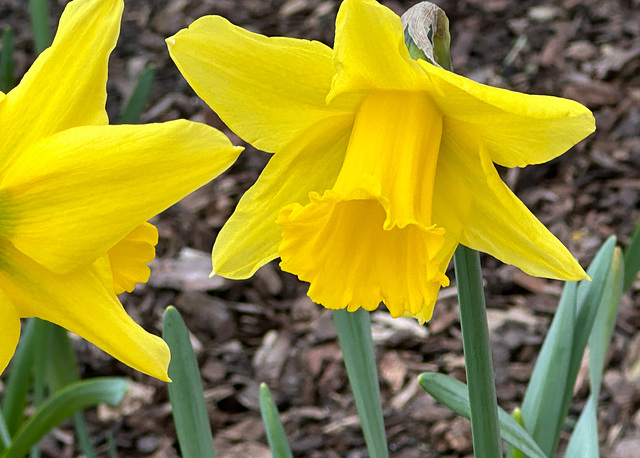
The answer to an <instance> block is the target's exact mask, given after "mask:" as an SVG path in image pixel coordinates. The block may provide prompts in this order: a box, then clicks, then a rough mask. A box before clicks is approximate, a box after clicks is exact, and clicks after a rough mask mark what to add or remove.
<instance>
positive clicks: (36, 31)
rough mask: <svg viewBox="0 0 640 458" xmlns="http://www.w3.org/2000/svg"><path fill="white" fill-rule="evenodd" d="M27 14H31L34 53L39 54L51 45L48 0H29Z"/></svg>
mask: <svg viewBox="0 0 640 458" xmlns="http://www.w3.org/2000/svg"><path fill="white" fill-rule="evenodd" d="M29 15H30V16H31V28H32V29H33V41H34V43H35V47H36V54H40V53H41V52H42V51H44V50H45V49H47V48H48V47H49V46H51V42H52V38H51V28H50V27H49V2H48V0H29Z"/></svg>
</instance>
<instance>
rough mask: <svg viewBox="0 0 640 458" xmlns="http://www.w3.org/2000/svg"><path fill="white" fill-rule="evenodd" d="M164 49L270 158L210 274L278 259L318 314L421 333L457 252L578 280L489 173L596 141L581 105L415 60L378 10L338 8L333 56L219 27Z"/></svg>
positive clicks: (350, 2) (178, 38)
mask: <svg viewBox="0 0 640 458" xmlns="http://www.w3.org/2000/svg"><path fill="white" fill-rule="evenodd" d="M167 42H168V45H169V50H170V53H171V56H172V58H173V59H174V61H175V62H176V64H177V66H178V68H179V69H180V70H181V72H182V73H183V75H184V76H185V78H186V79H187V81H188V82H189V83H190V84H191V86H192V87H193V88H194V89H195V91H196V92H197V93H198V94H199V95H200V96H201V97H202V98H203V99H204V100H205V101H206V102H207V103H208V104H209V105H210V106H211V107H212V108H213V109H214V110H215V111H216V112H217V113H218V114H219V115H220V117H221V118H222V120H223V121H224V122H225V123H227V125H228V126H229V127H230V128H231V129H232V130H233V131H234V132H236V133H237V134H238V135H239V136H240V137H242V138H243V139H244V140H246V141H247V142H249V143H251V144H253V145H254V146H255V147H256V148H259V149H262V150H264V151H267V152H271V153H275V154H274V155H273V157H272V158H271V160H270V161H269V163H268V165H267V166H266V168H265V170H264V171H263V172H262V175H261V176H260V178H259V179H258V181H257V182H256V184H255V185H254V186H253V187H252V188H251V189H250V190H249V191H248V192H247V193H246V194H245V195H244V196H243V198H242V200H241V201H240V203H239V205H238V207H237V209H236V211H235V213H234V214H233V215H232V216H231V218H230V219H229V221H228V222H227V223H226V225H225V226H224V228H223V229H222V231H221V232H220V234H219V235H218V238H217V240H216V243H215V246H214V249H213V268H214V272H215V273H216V274H220V275H223V276H226V277H229V278H246V277H249V276H250V275H252V274H253V273H254V272H255V271H256V269H258V268H259V267H260V266H261V265H263V264H265V263H266V262H268V261H270V260H272V259H274V258H276V257H278V256H280V258H281V259H282V261H281V266H282V268H283V269H284V270H286V271H288V272H292V273H294V274H296V275H297V276H298V277H299V278H300V279H301V280H304V281H307V282H309V283H310V287H309V296H310V297H311V299H312V300H314V301H315V302H318V303H320V304H322V305H324V306H325V307H328V308H331V309H340V308H345V307H346V308H347V309H348V310H350V311H353V310H356V309H358V308H360V307H362V308H364V309H366V310H373V309H375V308H376V307H377V306H378V305H379V303H380V302H381V301H382V302H384V303H385V304H386V306H387V308H388V309H389V311H390V312H391V315H392V316H394V317H397V316H402V315H406V314H409V315H413V316H415V317H417V318H418V319H419V320H421V321H422V320H428V319H429V318H430V317H431V314H432V310H433V305H434V303H435V300H436V298H437V294H438V290H439V288H440V287H442V286H445V285H447V284H448V283H449V280H448V278H447V277H446V275H445V270H446V268H447V265H448V264H449V261H450V260H451V257H452V255H453V252H454V250H455V248H456V246H457V245H458V244H459V243H462V244H464V245H466V246H468V247H470V248H474V249H477V250H480V251H483V252H486V253H490V254H491V255H493V256H495V257H496V258H498V259H500V260H502V261H503V262H506V263H509V264H513V265H516V266H518V267H519V268H521V269H522V270H524V271H525V272H527V273H529V274H531V275H535V276H544V277H549V278H557V279H564V280H579V279H582V278H585V277H586V274H585V272H584V271H583V270H582V268H581V267H580V265H579V264H578V263H577V262H576V260H575V259H574V258H573V256H572V255H571V254H570V253H569V252H568V251H567V249H566V248H565V247H564V246H563V245H562V244H561V243H560V242H559V241H558V240H557V239H556V238H555V237H554V236H553V235H552V234H551V233H550V232H549V231H548V230H547V229H546V228H545V227H544V226H543V225H542V224H541V223H540V222H539V221H538V220H537V219H536V218H535V217H534V216H533V215H532V214H531V212H530V211H529V210H528V209H527V208H526V207H525V206H524V205H523V203H522V202H521V201H520V200H519V199H518V198H517V197H516V196H515V195H514V194H513V193H512V192H511V191H510V190H509V189H508V188H507V186H505V184H504V183H503V182H502V181H501V179H500V177H499V175H498V173H497V172H496V169H495V166H494V163H497V164H500V165H503V166H506V167H523V166H525V165H528V164H538V163H542V162H546V161H549V160H551V159H553V158H555V157H557V156H559V155H560V154H562V153H563V152H565V151H566V150H567V149H569V148H570V147H571V146H573V145H574V144H575V143H577V142H578V141H580V140H582V139H583V138H585V137H586V136H587V135H589V134H590V133H591V132H593V130H594V119H593V116H592V115H591V113H590V112H589V110H587V109H586V108H585V107H583V106H582V105H580V104H578V103H576V102H573V101H570V100H564V99H560V98H555V97H547V96H534V95H524V94H520V93H516V92H511V91H507V90H503V89H496V88H492V87H488V86H485V85H482V84H479V83H476V82H474V81H471V80H469V79H466V78H464V77H462V76H458V75H456V74H453V73H451V72H448V71H446V70H443V69H441V68H438V67H436V66H434V65H431V64H429V63H427V62H425V61H415V60H413V59H412V58H411V57H410V56H409V53H408V51H407V49H406V47H405V44H404V35H403V29H402V24H401V21H400V18H399V17H398V16H397V15H396V14H394V13H393V12H392V11H391V10H389V9H388V8H386V7H384V6H382V5H380V4H378V3H377V2H375V1H373V0H346V1H344V2H343V3H342V5H341V7H340V10H339V12H338V17H337V21H336V35H335V43H334V48H333V49H331V48H329V47H327V46H325V45H323V44H321V43H318V42H314V41H306V40H299V39H290V38H268V37H265V36H262V35H257V34H254V33H251V32H248V31H246V30H243V29H241V28H239V27H236V26H234V25H232V24H230V23H229V22H228V21H227V20H225V19H223V18H221V17H217V16H207V17H203V18H201V19H198V20H197V21H196V22H194V23H193V24H192V25H191V26H190V27H189V28H188V29H186V30H182V31H180V32H179V33H178V34H176V35H175V36H174V37H171V38H169V39H168V40H167Z"/></svg>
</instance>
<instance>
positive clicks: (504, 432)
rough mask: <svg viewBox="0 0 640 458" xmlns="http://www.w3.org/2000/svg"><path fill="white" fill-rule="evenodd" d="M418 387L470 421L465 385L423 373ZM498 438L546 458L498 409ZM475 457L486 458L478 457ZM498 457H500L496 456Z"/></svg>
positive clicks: (516, 424)
mask: <svg viewBox="0 0 640 458" xmlns="http://www.w3.org/2000/svg"><path fill="white" fill-rule="evenodd" d="M418 382H419V383H420V386H422V388H423V389H424V390H425V391H426V392H428V393H429V394H430V395H431V396H433V397H434V398H435V399H436V400H437V401H438V402H440V403H441V404H444V405H445V406H447V407H449V408H450V409H451V410H453V411H454V412H455V413H457V414H458V415H460V416H462V417H464V418H466V419H470V418H471V410H470V408H469V391H468V389H467V385H465V384H464V383H462V382H461V381H459V380H456V379H454V378H453V377H449V376H447V375H444V374H438V373H435V372H425V373H423V374H420V375H419V376H418ZM498 419H499V424H500V437H502V439H504V440H505V441H506V442H508V443H509V444H511V445H513V446H514V447H516V448H517V449H519V450H522V451H523V452H524V453H526V454H527V455H529V456H531V457H534V458H546V455H545V454H544V453H543V452H542V450H540V447H538V445H537V444H536V442H535V441H534V440H533V439H532V438H531V436H530V435H529V433H527V431H525V429H524V428H523V427H522V426H520V425H519V424H518V422H517V421H516V420H515V419H514V418H513V417H511V415H509V414H508V413H507V412H505V411H504V410H503V409H501V408H500V407H498ZM476 456H486V455H478V454H476ZM496 456H500V455H496Z"/></svg>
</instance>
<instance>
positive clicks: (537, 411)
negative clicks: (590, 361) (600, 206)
mask: <svg viewBox="0 0 640 458" xmlns="http://www.w3.org/2000/svg"><path fill="white" fill-rule="evenodd" d="M615 244H616V239H615V237H610V238H609V239H608V240H607V241H606V242H605V243H604V244H603V245H602V247H601V248H600V250H599V251H598V253H597V254H596V256H595V258H594V259H593V262H592V263H591V266H590V267H589V269H588V270H587V273H588V274H589V276H590V277H591V279H592V281H587V280H583V281H581V282H580V283H579V284H578V286H577V288H576V284H575V283H574V282H567V283H566V284H565V289H564V291H563V293H562V297H561V298H560V303H559V305H558V310H557V311H556V315H555V316H554V318H553V321H552V323H551V327H550V328H549V332H548V333H547V337H546V338H545V340H544V342H543V344H542V349H541V350H540V354H539V356H538V360H537V361H536V364H535V367H534V370H533V374H532V376H531V380H530V381H529V386H528V388H527V392H526V394H525V398H524V401H523V404H522V415H523V418H524V421H525V425H526V428H527V431H529V432H530V433H531V435H532V437H533V438H534V439H535V441H536V442H537V443H538V445H540V448H541V449H542V451H543V452H544V453H545V454H547V455H548V456H553V455H554V454H555V450H556V447H557V445H558V440H559V438H560V432H561V430H562V427H563V425H564V421H565V418H566V417H567V413H568V411H569V405H570V403H571V399H572V397H573V387H574V385H575V381H576V377H577V375H578V370H579V369H580V362H581V361H582V356H583V354H584V349H585V347H586V345H587V341H588V339H589V335H590V333H591V330H592V328H593V324H594V322H595V319H596V314H597V312H598V308H599V304H600V301H601V298H602V296H603V292H604V288H605V283H606V279H607V274H608V272H609V269H610V267H611V262H612V258H613V251H614V248H615Z"/></svg>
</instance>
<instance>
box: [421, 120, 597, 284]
mask: <svg viewBox="0 0 640 458" xmlns="http://www.w3.org/2000/svg"><path fill="white" fill-rule="evenodd" d="M434 195H435V196H437V197H436V198H435V201H434V214H433V218H434V222H435V223H437V224H438V225H442V226H443V227H444V228H445V229H446V230H447V232H451V234H452V235H453V236H456V237H460V243H462V244H463V245H466V246H468V247H470V248H473V249H476V250H479V251H483V252H485V253H489V254H490V255H492V256H494V257H496V258H498V259H499V260H501V261H502V262H504V263H506V264H512V265H515V266H517V267H519V268H520V269H522V270H523V271H524V272H526V273H528V274H529V275H534V276H538V277H547V278H556V279H560V280H581V279H584V278H586V274H585V272H584V270H583V269H582V268H581V267H580V265H579V264H578V262H577V261H576V260H575V258H574V257H573V256H572V255H571V253H569V251H568V250H567V249H566V248H565V247H564V245H562V243H561V242H560V241H559V240H558V239H557V238H556V237H555V236H554V235H553V234H551V232H549V230H548V229H547V228H546V227H544V225H543V224H542V223H541V222H540V221H538V219H537V218H536V217H535V216H534V215H533V214H532V213H531V212H530V211H529V210H528V209H527V208H526V207H525V205H524V204H523V203H522V202H521V201H520V200H519V199H518V198H517V197H516V196H515V195H514V194H513V193H512V192H511V191H510V190H509V188H507V186H506V185H505V184H504V183H503V182H502V180H501V179H500V176H499V175H498V172H497V171H496V169H495V167H494V165H493V163H492V162H491V158H490V157H489V155H488V154H487V152H486V150H485V149H484V147H483V144H482V141H481V138H480V135H479V134H478V133H477V131H476V130H475V128H474V126H473V125H469V124H466V123H463V122H460V121H453V120H451V119H447V120H445V125H444V133H443V138H442V146H441V151H440V159H439V162H438V170H437V174H436V183H435V190H434Z"/></svg>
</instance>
